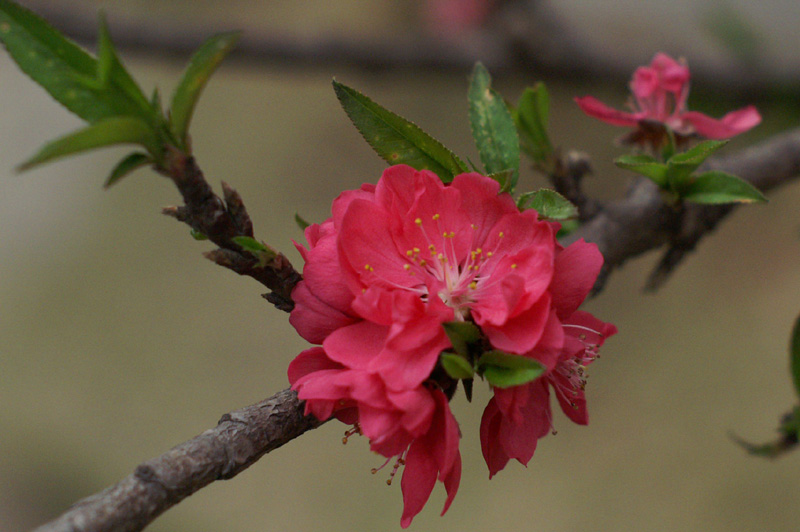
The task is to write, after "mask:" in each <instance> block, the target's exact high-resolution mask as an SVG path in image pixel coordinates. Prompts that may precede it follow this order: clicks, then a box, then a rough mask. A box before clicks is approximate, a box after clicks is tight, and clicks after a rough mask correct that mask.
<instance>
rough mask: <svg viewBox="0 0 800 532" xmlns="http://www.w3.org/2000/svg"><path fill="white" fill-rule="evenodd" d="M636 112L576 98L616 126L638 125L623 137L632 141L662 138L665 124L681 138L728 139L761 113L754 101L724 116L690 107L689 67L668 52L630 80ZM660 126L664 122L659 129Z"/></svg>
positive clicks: (649, 141)
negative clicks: (714, 115) (754, 105)
mask: <svg viewBox="0 0 800 532" xmlns="http://www.w3.org/2000/svg"><path fill="white" fill-rule="evenodd" d="M630 89H631V93H632V94H633V102H631V104H630V106H631V108H632V109H633V112H624V111H618V110H617V109H612V108H610V107H608V106H607V105H605V104H604V103H602V102H600V101H598V100H597V99H596V98H594V97H592V96H585V97H583V98H575V102H576V103H577V104H578V106H579V107H580V108H581V110H583V112H584V113H586V114H587V115H589V116H591V117H594V118H597V119H600V120H602V121H603V122H607V123H609V124H612V125H615V126H624V127H635V128H637V129H636V130H635V131H634V132H633V133H632V134H631V135H629V136H628V137H626V138H625V139H623V141H626V142H628V143H639V144H650V145H655V147H656V148H658V147H660V146H659V145H658V144H657V143H656V142H653V140H654V136H655V138H656V139H657V140H662V139H663V135H659V133H660V132H662V130H663V127H666V128H669V129H670V130H671V131H672V132H673V134H674V135H675V136H676V137H677V138H678V140H679V141H680V140H681V139H684V138H688V137H691V136H693V135H699V136H701V137H705V138H708V139H727V138H730V137H733V136H736V135H738V134H740V133H744V132H745V131H747V130H749V129H751V128H753V127H755V126H757V125H758V124H759V123H760V122H761V115H759V113H758V111H757V110H756V108H755V107H753V106H752V105H750V106H747V107H745V108H742V109H739V110H736V111H732V112H730V113H728V114H726V115H725V116H723V117H722V118H720V119H715V118H711V117H710V116H707V115H704V114H703V113H699V112H697V111H688V110H687V109H686V100H687V98H688V96H689V68H688V67H687V66H686V65H685V64H684V63H682V62H679V61H676V60H674V59H673V58H671V57H670V56H668V55H666V54H664V53H658V54H656V55H655V57H653V60H652V62H651V63H650V65H649V66H643V67H639V68H637V69H636V71H635V72H634V73H633V78H632V79H631V82H630ZM658 126H662V128H661V129H659V127H658Z"/></svg>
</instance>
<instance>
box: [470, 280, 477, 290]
mask: <svg viewBox="0 0 800 532" xmlns="http://www.w3.org/2000/svg"><path fill="white" fill-rule="evenodd" d="M469 287H470V288H472V289H473V290H475V289H476V288H478V281H472V282H471V283H469Z"/></svg>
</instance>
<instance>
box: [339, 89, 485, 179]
mask: <svg viewBox="0 0 800 532" xmlns="http://www.w3.org/2000/svg"><path fill="white" fill-rule="evenodd" d="M333 90H334V91H335V92H336V97H337V98H338V99H339V103H340V104H341V105H342V109H344V112H345V113H347V116H348V117H349V118H350V121H351V122H352V123H353V125H354V126H356V129H358V131H359V133H361V136H362V137H364V140H366V141H367V144H369V145H370V146H371V147H372V149H373V150H375V152H376V153H377V154H378V155H380V156H381V158H382V159H383V160H384V161H386V162H387V163H389V164H391V165H394V164H407V165H409V166H411V167H413V168H416V169H417V170H430V171H432V172H433V173H435V174H436V175H437V176H439V179H441V180H442V181H444V182H445V183H449V182H450V181H452V180H453V177H454V176H456V175H458V174H461V173H464V172H468V171H469V168H468V167H467V165H465V164H464V162H463V161H462V160H461V159H459V158H458V156H456V155H455V154H454V153H453V152H452V151H450V150H449V149H447V148H445V147H444V145H443V144H442V143H441V142H439V141H438V140H436V139H435V138H433V137H432V136H430V135H429V134H428V133H426V132H424V131H423V130H422V129H421V128H420V127H419V126H417V125H416V124H414V123H413V122H410V121H408V120H406V119H405V118H403V117H401V116H399V115H397V114H395V113H393V112H391V111H389V110H388V109H386V108H384V107H382V106H381V105H379V104H377V103H375V102H374V101H373V100H371V99H370V98H368V97H367V96H365V95H363V94H362V93H360V92H358V91H357V90H355V89H353V88H350V87H348V86H347V85H343V84H342V83H339V82H338V81H336V80H334V81H333Z"/></svg>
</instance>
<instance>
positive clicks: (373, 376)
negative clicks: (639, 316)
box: [289, 165, 616, 527]
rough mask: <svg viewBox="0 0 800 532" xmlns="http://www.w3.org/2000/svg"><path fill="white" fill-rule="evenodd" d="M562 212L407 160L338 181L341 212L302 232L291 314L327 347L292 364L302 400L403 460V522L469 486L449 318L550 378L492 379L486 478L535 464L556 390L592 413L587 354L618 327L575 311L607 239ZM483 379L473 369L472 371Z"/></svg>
mask: <svg viewBox="0 0 800 532" xmlns="http://www.w3.org/2000/svg"><path fill="white" fill-rule="evenodd" d="M556 229H557V227H556V226H554V224H551V223H549V222H546V221H542V220H540V219H539V218H538V215H537V213H536V212H535V211H533V210H527V211H523V212H520V211H519V209H518V208H517V206H516V204H515V203H514V201H513V199H512V198H511V196H510V195H509V194H505V193H504V194H499V185H498V183H497V182H496V181H494V180H492V179H490V178H488V177H485V176H482V175H479V174H462V175H458V176H456V177H455V179H454V180H453V182H452V183H451V184H449V185H444V184H443V183H442V182H441V181H440V180H439V179H438V178H437V176H436V175H434V174H433V173H431V172H428V171H425V170H422V171H417V170H414V169H413V168H411V167H409V166H404V165H398V166H393V167H390V168H388V169H387V170H386V171H385V172H384V173H383V176H382V177H381V179H380V180H379V182H378V183H377V185H370V184H365V185H363V186H362V187H361V188H360V189H358V190H351V191H346V192H344V193H342V194H341V195H340V196H339V197H338V198H337V199H336V200H335V201H334V202H333V208H332V217H331V218H330V219H328V220H326V221H325V222H323V223H322V224H319V225H312V226H309V227H308V228H307V229H306V238H307V240H308V247H307V248H306V247H303V246H299V245H298V249H299V250H300V253H301V254H302V256H303V258H304V260H305V267H304V269H303V277H304V280H303V281H302V282H301V283H300V284H299V285H298V286H297V288H296V289H295V290H294V292H293V294H292V296H293V299H294V301H295V304H296V306H295V309H294V311H293V312H292V314H291V318H290V321H291V323H292V325H294V327H295V328H296V329H297V331H298V332H299V333H300V335H301V336H302V337H303V338H305V339H306V340H308V341H309V342H311V343H314V344H319V345H320V346H321V347H313V348H311V349H308V350H306V351H304V352H302V353H300V355H298V356H297V358H296V359H295V360H294V361H293V362H292V363H291V365H290V367H289V380H290V382H291V384H292V388H293V389H295V390H297V392H298V395H299V397H300V398H301V399H303V400H305V402H306V413H312V414H314V415H315V416H316V417H318V418H319V419H321V420H324V419H328V418H329V417H331V416H335V417H336V418H338V419H339V420H341V421H343V422H345V423H347V424H352V425H353V426H354V428H353V432H358V433H360V434H363V435H364V436H366V437H367V438H369V442H370V448H371V449H372V450H373V451H374V452H376V453H379V454H381V455H382V456H384V457H386V458H387V463H388V462H390V461H391V460H392V459H395V463H394V470H393V473H392V475H393V474H394V471H397V469H398V468H399V467H401V466H403V467H404V469H403V477H402V481H401V486H402V491H403V500H404V511H403V515H402V519H401V525H402V526H403V527H406V526H408V525H409V524H410V523H411V520H412V518H413V517H414V516H415V515H416V514H417V513H418V512H419V511H420V510H421V509H422V507H423V506H424V505H425V503H426V501H427V499H428V497H429V495H430V493H431V491H432V490H433V487H434V485H435V484H436V481H437V480H439V481H441V482H442V483H443V484H444V487H445V490H446V491H447V495H448V496H447V501H446V503H445V507H444V510H443V513H444V511H446V510H447V508H448V507H449V505H450V503H451V502H452V500H453V497H454V496H455V494H456V491H457V489H458V485H459V480H460V477H461V457H460V454H459V450H458V444H459V438H460V430H459V426H458V424H457V422H456V420H455V418H454V416H453V414H452V412H451V411H450V407H449V400H450V398H451V397H452V395H453V393H454V392H455V390H456V387H457V385H458V381H457V380H456V379H454V378H452V377H450V376H449V375H448V374H447V373H446V372H445V371H444V370H443V369H442V366H441V364H440V363H439V360H440V354H441V353H442V352H443V351H446V350H450V349H452V348H453V346H452V343H451V340H450V337H449V336H448V334H447V333H446V331H445V327H444V326H443V325H444V324H447V323H451V322H468V323H472V324H474V325H476V326H477V327H478V328H479V329H480V332H481V342H482V345H483V346H484V348H485V349H486V350H498V351H502V352H504V353H506V354H508V355H513V356H518V357H525V358H528V359H533V360H536V361H537V362H538V363H540V364H541V366H542V367H543V368H544V373H543V375H542V376H541V377H539V378H538V379H536V380H533V381H531V382H527V383H524V384H521V385H517V386H509V387H505V388H501V387H495V388H494V397H493V398H492V400H491V401H490V402H489V404H488V406H487V407H486V411H485V413H484V415H483V420H482V423H481V429H480V437H481V443H482V447H483V453H484V456H485V459H486V463H487V465H488V466H489V471H490V475H494V474H495V473H497V472H498V471H499V470H501V469H502V468H503V467H504V466H505V465H506V463H507V462H508V461H509V460H510V459H512V458H513V459H516V460H518V461H520V462H522V463H523V464H526V463H527V462H528V461H529V460H530V458H531V457H532V455H533V452H534V450H535V448H536V443H537V440H538V439H539V438H540V437H542V436H544V435H545V434H546V433H547V432H549V431H550V430H551V428H552V422H551V411H550V399H549V395H550V389H552V390H553V393H554V394H555V396H556V398H557V400H558V402H559V404H560V405H561V407H562V409H563V410H564V411H565V412H566V414H567V416H568V417H569V418H570V419H572V420H573V421H575V422H576V423H582V424H585V423H586V422H587V414H586V402H585V398H584V392H583V388H584V385H585V378H586V375H585V373H584V371H585V367H586V366H587V365H588V364H589V363H591V362H592V360H593V359H594V358H595V357H596V356H597V348H598V347H599V346H600V345H601V344H602V343H603V341H604V340H605V338H607V337H608V336H610V335H611V334H614V333H615V332H616V329H615V328H614V326H613V325H610V324H606V323H603V322H601V321H600V320H598V319H596V318H594V317H593V316H591V315H590V314H588V313H585V312H581V311H578V310H577V308H578V306H579V305H580V304H581V303H582V301H583V300H584V298H585V297H586V295H587V294H588V292H589V290H590V289H591V287H592V286H593V284H594V281H595V279H596V277H597V275H598V273H599V271H600V267H601V265H602V256H601V255H600V253H599V251H598V250H597V247H596V246H595V245H593V244H588V243H585V242H583V241H578V242H575V243H573V244H572V245H570V246H569V247H567V248H563V247H561V246H560V245H559V244H558V243H557V241H556V239H555V230H556ZM470 382H471V381H470Z"/></svg>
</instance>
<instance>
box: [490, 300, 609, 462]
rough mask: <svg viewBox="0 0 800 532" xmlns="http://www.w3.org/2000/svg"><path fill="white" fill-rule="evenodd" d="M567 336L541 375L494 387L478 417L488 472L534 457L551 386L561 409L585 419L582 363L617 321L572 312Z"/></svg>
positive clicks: (546, 427) (547, 420)
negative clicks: (553, 362)
mask: <svg viewBox="0 0 800 532" xmlns="http://www.w3.org/2000/svg"><path fill="white" fill-rule="evenodd" d="M563 328H564V332H565V336H564V343H563V347H562V349H561V353H560V355H559V358H558V362H557V363H556V366H555V369H554V370H553V371H552V372H550V373H548V374H547V375H546V376H545V377H544V378H540V379H537V380H535V381H533V382H530V383H528V384H525V385H522V386H515V387H513V388H506V389H495V391H494V397H493V398H492V399H491V400H490V401H489V404H488V405H487V406H486V410H484V412H483V418H482V419H481V431H480V432H481V448H482V450H483V457H484V459H485V460H486V465H487V466H489V477H490V478H491V477H492V476H494V475H495V474H496V473H497V472H498V471H500V470H501V469H503V468H504V467H505V466H506V464H507V463H508V461H509V460H510V459H511V458H514V459H516V460H518V461H519V462H520V463H522V464H523V465H527V463H528V461H529V460H530V459H531V458H532V457H533V453H534V451H535V450H536V445H537V442H538V440H539V438H541V437H543V436H545V435H546V434H547V433H548V432H550V431H551V430H552V426H553V422H552V412H551V410H550V388H552V389H553V391H554V393H555V395H556V399H557V400H558V403H559V404H560V405H561V409H562V410H563V411H564V414H566V416H567V417H568V418H570V419H571V420H572V421H574V422H575V423H577V424H579V425H586V424H587V423H588V422H589V416H588V413H587V411H586V396H585V394H584V388H585V386H586V377H587V375H586V367H587V366H588V365H589V364H591V363H592V361H594V359H595V358H596V357H597V356H598V354H597V351H598V349H599V348H600V346H601V345H603V342H604V341H605V340H606V338H608V337H609V336H611V335H613V334H615V333H616V332H617V329H616V327H614V326H613V325H611V324H609V323H603V322H602V321H600V320H598V319H597V318H595V317H594V316H592V315H591V314H589V313H587V312H580V311H577V312H575V313H574V314H573V315H572V316H570V318H569V319H567V320H565V322H564V324H563Z"/></svg>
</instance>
